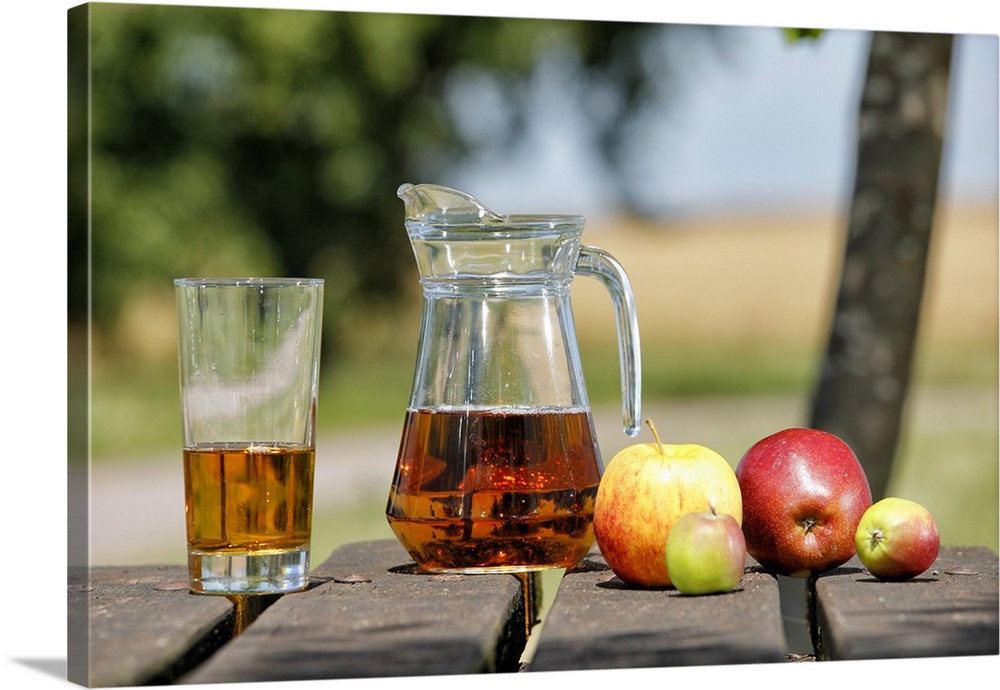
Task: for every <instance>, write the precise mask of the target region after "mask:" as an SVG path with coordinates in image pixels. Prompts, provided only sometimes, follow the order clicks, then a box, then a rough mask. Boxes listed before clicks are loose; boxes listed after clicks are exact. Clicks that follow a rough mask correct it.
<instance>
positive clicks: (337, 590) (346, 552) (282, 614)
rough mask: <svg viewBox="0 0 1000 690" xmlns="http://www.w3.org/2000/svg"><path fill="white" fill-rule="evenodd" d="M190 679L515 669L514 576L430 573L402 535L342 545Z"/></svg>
mask: <svg viewBox="0 0 1000 690" xmlns="http://www.w3.org/2000/svg"><path fill="white" fill-rule="evenodd" d="M310 579H311V580H313V581H314V582H315V584H314V585H312V586H311V587H310V588H309V589H308V590H307V591H304V592H299V593H295V594H286V595H285V596H284V597H282V598H281V600H279V601H278V602H276V603H275V604H274V605H272V606H271V607H270V608H269V609H268V610H267V611H265V612H264V613H263V614H262V615H261V616H260V617H259V618H258V619H257V620H256V621H255V622H254V623H253V624H252V625H251V626H250V627H249V628H248V629H247V630H246V631H245V632H244V633H243V634H242V635H240V636H239V637H237V638H236V639H235V640H233V641H232V642H231V643H230V644H228V645H226V647H224V648H223V649H221V650H219V652H218V653H217V654H215V656H213V657H212V658H211V659H209V660H208V661H207V662H206V663H205V664H203V665H202V666H201V667H200V668H198V669H196V670H195V671H194V672H192V673H190V674H188V675H187V676H185V677H184V678H183V679H182V682H183V683H231V682H240V681H290V680H317V679H336V678H362V677H390V676H417V675H446V674H457V673H477V672H484V671H508V670H516V669H517V665H518V662H519V659H520V655H521V652H522V650H523V648H524V643H525V639H526V632H525V624H524V601H523V599H524V598H523V596H522V585H521V581H520V580H518V579H517V578H516V577H514V576H513V575H430V574H426V573H422V572H420V571H419V570H418V569H417V568H416V566H415V565H414V564H413V563H412V561H411V560H410V559H409V557H408V556H407V554H406V552H405V550H404V549H403V548H402V547H401V546H400V545H399V544H398V543H397V542H396V541H395V540H383V541H374V542H361V543H356V544H349V545H347V546H343V547H341V548H339V549H337V550H336V551H334V553H333V554H332V555H331V556H330V558H328V559H327V560H326V561H325V562H324V563H322V564H321V565H320V566H319V567H317V568H315V569H314V570H313V571H312V573H311V574H310Z"/></svg>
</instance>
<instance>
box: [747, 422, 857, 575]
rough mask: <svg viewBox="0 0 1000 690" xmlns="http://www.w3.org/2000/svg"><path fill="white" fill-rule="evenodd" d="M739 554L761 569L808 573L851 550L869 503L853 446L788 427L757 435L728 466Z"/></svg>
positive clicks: (821, 569)
mask: <svg viewBox="0 0 1000 690" xmlns="http://www.w3.org/2000/svg"><path fill="white" fill-rule="evenodd" d="M736 477H737V479H738V480H739V484H740V490H741V491H742V495H743V534H744V536H745V537H746V543H747V553H749V554H750V555H751V556H753V557H754V558H755V559H756V560H757V562H758V563H760V564H761V566H763V567H764V568H765V569H766V570H768V571H769V572H772V573H776V574H778V575H786V576H789V577H808V576H809V575H816V574H819V573H823V572H826V571H828V570H831V569H833V568H836V567H837V566H839V565H842V564H844V563H846V562H847V561H848V560H850V558H851V557H852V556H854V552H855V546H854V533H855V531H856V530H857V528H858V523H859V522H860V521H861V516H862V515H863V514H864V512H865V511H866V510H867V509H868V508H869V506H871V504H872V494H871V489H870V487H869V485H868V478H867V477H866V476H865V471H864V469H863V468H862V466H861V463H860V462H859V461H858V458H857V456H856V455H855V454H854V451H853V450H851V448H850V446H848V445H847V444H846V443H845V442H844V441H843V440H841V439H840V438H838V437H837V436H835V435H834V434H831V433H828V432H825V431H820V430H818V429H809V428H798V427H797V428H791V429H785V430H783V431H779V432H777V433H775V434H772V435H770V436H768V437H766V438H763V439H761V440H760V441H758V442H757V443H755V444H754V445H753V446H751V447H750V449H749V450H747V452H746V453H745V454H744V455H743V457H742V459H740V462H739V463H738V464H737V466H736Z"/></svg>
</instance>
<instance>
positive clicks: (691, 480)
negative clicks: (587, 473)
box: [594, 419, 743, 587]
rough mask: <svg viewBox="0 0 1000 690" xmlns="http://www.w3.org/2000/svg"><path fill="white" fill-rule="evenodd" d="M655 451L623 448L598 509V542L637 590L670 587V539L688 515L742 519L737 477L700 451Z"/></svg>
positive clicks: (655, 447) (677, 447)
mask: <svg viewBox="0 0 1000 690" xmlns="http://www.w3.org/2000/svg"><path fill="white" fill-rule="evenodd" d="M646 424H647V425H648V426H649V427H650V429H651V430H652V432H653V436H654V438H655V440H656V442H655V443H639V444H634V445H631V446H628V447H626V448H623V449H622V450H620V451H619V452H618V453H616V454H615V456H614V457H613V458H611V461H610V462H608V464H607V467H606V468H605V470H604V475H603V476H602V477H601V483H600V484H599V485H598V489H597V497H596V499H595V502H594V536H595V537H596V539H597V545H598V546H599V547H600V549H601V554H602V555H603V556H604V559H605V560H606V561H607V563H608V566H609V567H610V568H611V570H612V571H614V573H615V575H617V576H618V577H619V579H621V580H622V582H624V583H625V584H627V585H629V586H632V587H668V586H670V585H671V578H670V573H669V571H668V568H667V560H666V557H665V552H666V544H667V538H668V536H669V535H670V531H671V529H672V528H673V526H674V524H675V523H676V522H677V521H678V520H679V519H680V518H681V516H682V515H684V514H685V513H690V512H705V511H708V510H710V509H711V508H713V507H714V509H715V511H716V512H717V513H720V514H726V515H731V516H732V517H733V519H734V520H736V522H737V524H740V523H741V522H742V519H743V508H742V499H741V496H740V486H739V483H738V482H737V481H736V475H735V474H734V473H733V469H732V468H731V467H730V466H729V464H728V463H727V462H726V461H725V459H724V458H723V457H722V456H721V455H719V454H718V453H716V452H715V451H713V450H711V449H709V448H706V447H705V446H701V445H698V444H690V443H688V444H664V443H661V442H660V438H659V436H658V435H657V433H656V429H655V428H654V427H653V424H652V422H650V420H648V419H647V420H646Z"/></svg>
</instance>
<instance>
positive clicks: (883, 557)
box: [854, 496, 941, 582]
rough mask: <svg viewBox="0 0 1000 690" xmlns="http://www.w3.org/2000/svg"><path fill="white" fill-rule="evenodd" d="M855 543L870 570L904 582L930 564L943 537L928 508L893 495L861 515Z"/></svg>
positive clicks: (889, 578)
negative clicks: (939, 533)
mask: <svg viewBox="0 0 1000 690" xmlns="http://www.w3.org/2000/svg"><path fill="white" fill-rule="evenodd" d="M854 544H855V548H856V549H857V552H858V558H859V559H860V560H861V563H862V565H864V566H865V568H867V569H868V572H870V573H871V574H872V575H874V576H875V577H877V578H879V579H880V580H889V581H894V582H901V581H903V580H910V579H912V578H914V577H916V576H917V575H920V574H921V573H923V572H924V571H926V570H927V569H928V568H930V567H931V565H932V564H933V563H934V560H935V559H936V558H937V555H938V550H939V549H940V547H941V539H940V536H939V535H938V530H937V525H936V524H935V523H934V517H933V516H932V515H931V513H930V511H929V510H927V508H925V507H924V506H922V505H921V504H919V503H917V502H915V501H910V500H907V499H905V498H896V497H894V496H890V497H889V498H883V499H882V500H880V501H878V502H876V503H875V504H874V505H872V506H871V507H870V508H869V509H868V510H866V511H865V513H864V515H862V516H861V522H860V523H859V524H858V529H857V532H856V533H855V535H854Z"/></svg>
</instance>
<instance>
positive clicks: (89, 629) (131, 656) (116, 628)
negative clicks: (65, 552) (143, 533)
mask: <svg viewBox="0 0 1000 690" xmlns="http://www.w3.org/2000/svg"><path fill="white" fill-rule="evenodd" d="M187 577H188V575H187V569H186V568H185V567H183V566H141V567H98V568H91V569H90V570H89V572H88V571H87V570H86V569H83V568H74V569H72V570H70V572H69V582H68V601H67V608H68V631H69V635H70V640H69V645H70V646H71V647H72V648H73V649H74V651H75V652H76V653H74V654H71V655H70V656H71V659H72V662H73V663H74V665H75V666H76V667H75V668H73V669H71V670H70V675H71V677H72V678H74V679H78V680H80V681H82V682H84V683H85V684H86V685H88V686H89V687H112V686H122V685H126V686H135V685H147V684H164V683H169V682H172V681H173V680H174V679H176V678H177V677H179V676H180V675H182V674H183V673H185V672H187V671H188V670H190V669H191V668H193V667H194V666H195V665H197V664H198V663H200V662H201V661H202V660H203V659H204V658H206V657H207V656H208V655H210V654H211V653H212V652H213V651H215V649H217V648H218V647H219V646H220V645H222V644H223V643H224V642H226V641H227V640H228V639H229V638H230V637H232V632H233V628H234V618H235V613H234V605H233V603H232V602H231V601H229V600H228V599H227V598H225V597H215V596H211V597H209V596H198V595H193V594H190V592H189V590H188V580H187Z"/></svg>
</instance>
